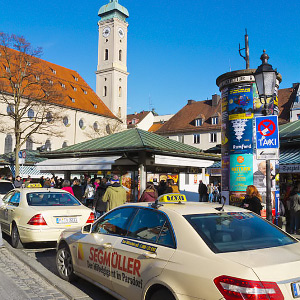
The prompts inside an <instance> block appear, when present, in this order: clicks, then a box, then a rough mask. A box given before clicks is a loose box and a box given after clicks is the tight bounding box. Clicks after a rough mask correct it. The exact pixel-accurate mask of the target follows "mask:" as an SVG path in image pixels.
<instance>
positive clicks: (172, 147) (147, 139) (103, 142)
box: [40, 128, 221, 160]
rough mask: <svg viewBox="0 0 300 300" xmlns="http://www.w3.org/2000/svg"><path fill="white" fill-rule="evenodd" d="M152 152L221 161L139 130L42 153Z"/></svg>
mask: <svg viewBox="0 0 300 300" xmlns="http://www.w3.org/2000/svg"><path fill="white" fill-rule="evenodd" d="M140 150H145V151H152V152H155V153H164V154H166V153H167V154H171V155H177V156H182V157H197V158H204V159H213V160H220V159H221V157H220V155H214V154H209V153H203V152H202V150H200V149H198V148H195V147H193V146H189V145H186V144H183V143H180V142H177V141H174V140H172V139H168V138H166V137H164V136H160V135H158V134H155V133H152V132H148V131H144V130H141V129H138V128H133V129H128V130H125V131H121V132H118V133H115V134H111V135H108V136H104V137H100V138H97V139H93V140H89V141H86V142H82V143H79V144H75V145H72V146H68V147H65V148H61V149H58V150H55V151H51V152H45V153H41V154H40V155H41V156H44V157H49V158H50V157H77V156H78V155H80V156H91V155H101V154H108V153H110V154H113V153H122V152H127V151H131V152H134V151H140Z"/></svg>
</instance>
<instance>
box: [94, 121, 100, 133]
mask: <svg viewBox="0 0 300 300" xmlns="http://www.w3.org/2000/svg"><path fill="white" fill-rule="evenodd" d="M93 128H94V130H95V131H96V132H98V131H99V123H98V122H94V124H93Z"/></svg>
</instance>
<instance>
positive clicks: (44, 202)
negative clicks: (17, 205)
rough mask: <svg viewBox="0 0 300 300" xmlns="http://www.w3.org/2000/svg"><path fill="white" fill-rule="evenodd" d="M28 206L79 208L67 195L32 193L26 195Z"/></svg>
mask: <svg viewBox="0 0 300 300" xmlns="http://www.w3.org/2000/svg"><path fill="white" fill-rule="evenodd" d="M26 197H27V203H28V205H30V206H79V205H81V203H80V202H79V201H78V200H77V199H76V198H75V197H74V196H73V195H71V194H69V193H60V192H34V193H28V194H27V195H26Z"/></svg>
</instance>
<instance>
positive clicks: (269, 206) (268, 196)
mask: <svg viewBox="0 0 300 300" xmlns="http://www.w3.org/2000/svg"><path fill="white" fill-rule="evenodd" d="M266 186H267V191H266V193H267V194H266V205H267V220H268V221H270V222H272V197H271V168H270V160H269V159H267V160H266Z"/></svg>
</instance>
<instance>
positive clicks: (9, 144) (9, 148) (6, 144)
mask: <svg viewBox="0 0 300 300" xmlns="http://www.w3.org/2000/svg"><path fill="white" fill-rule="evenodd" d="M9 152H12V136H11V134H8V135H7V136H6V137H5V142H4V153H9Z"/></svg>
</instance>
